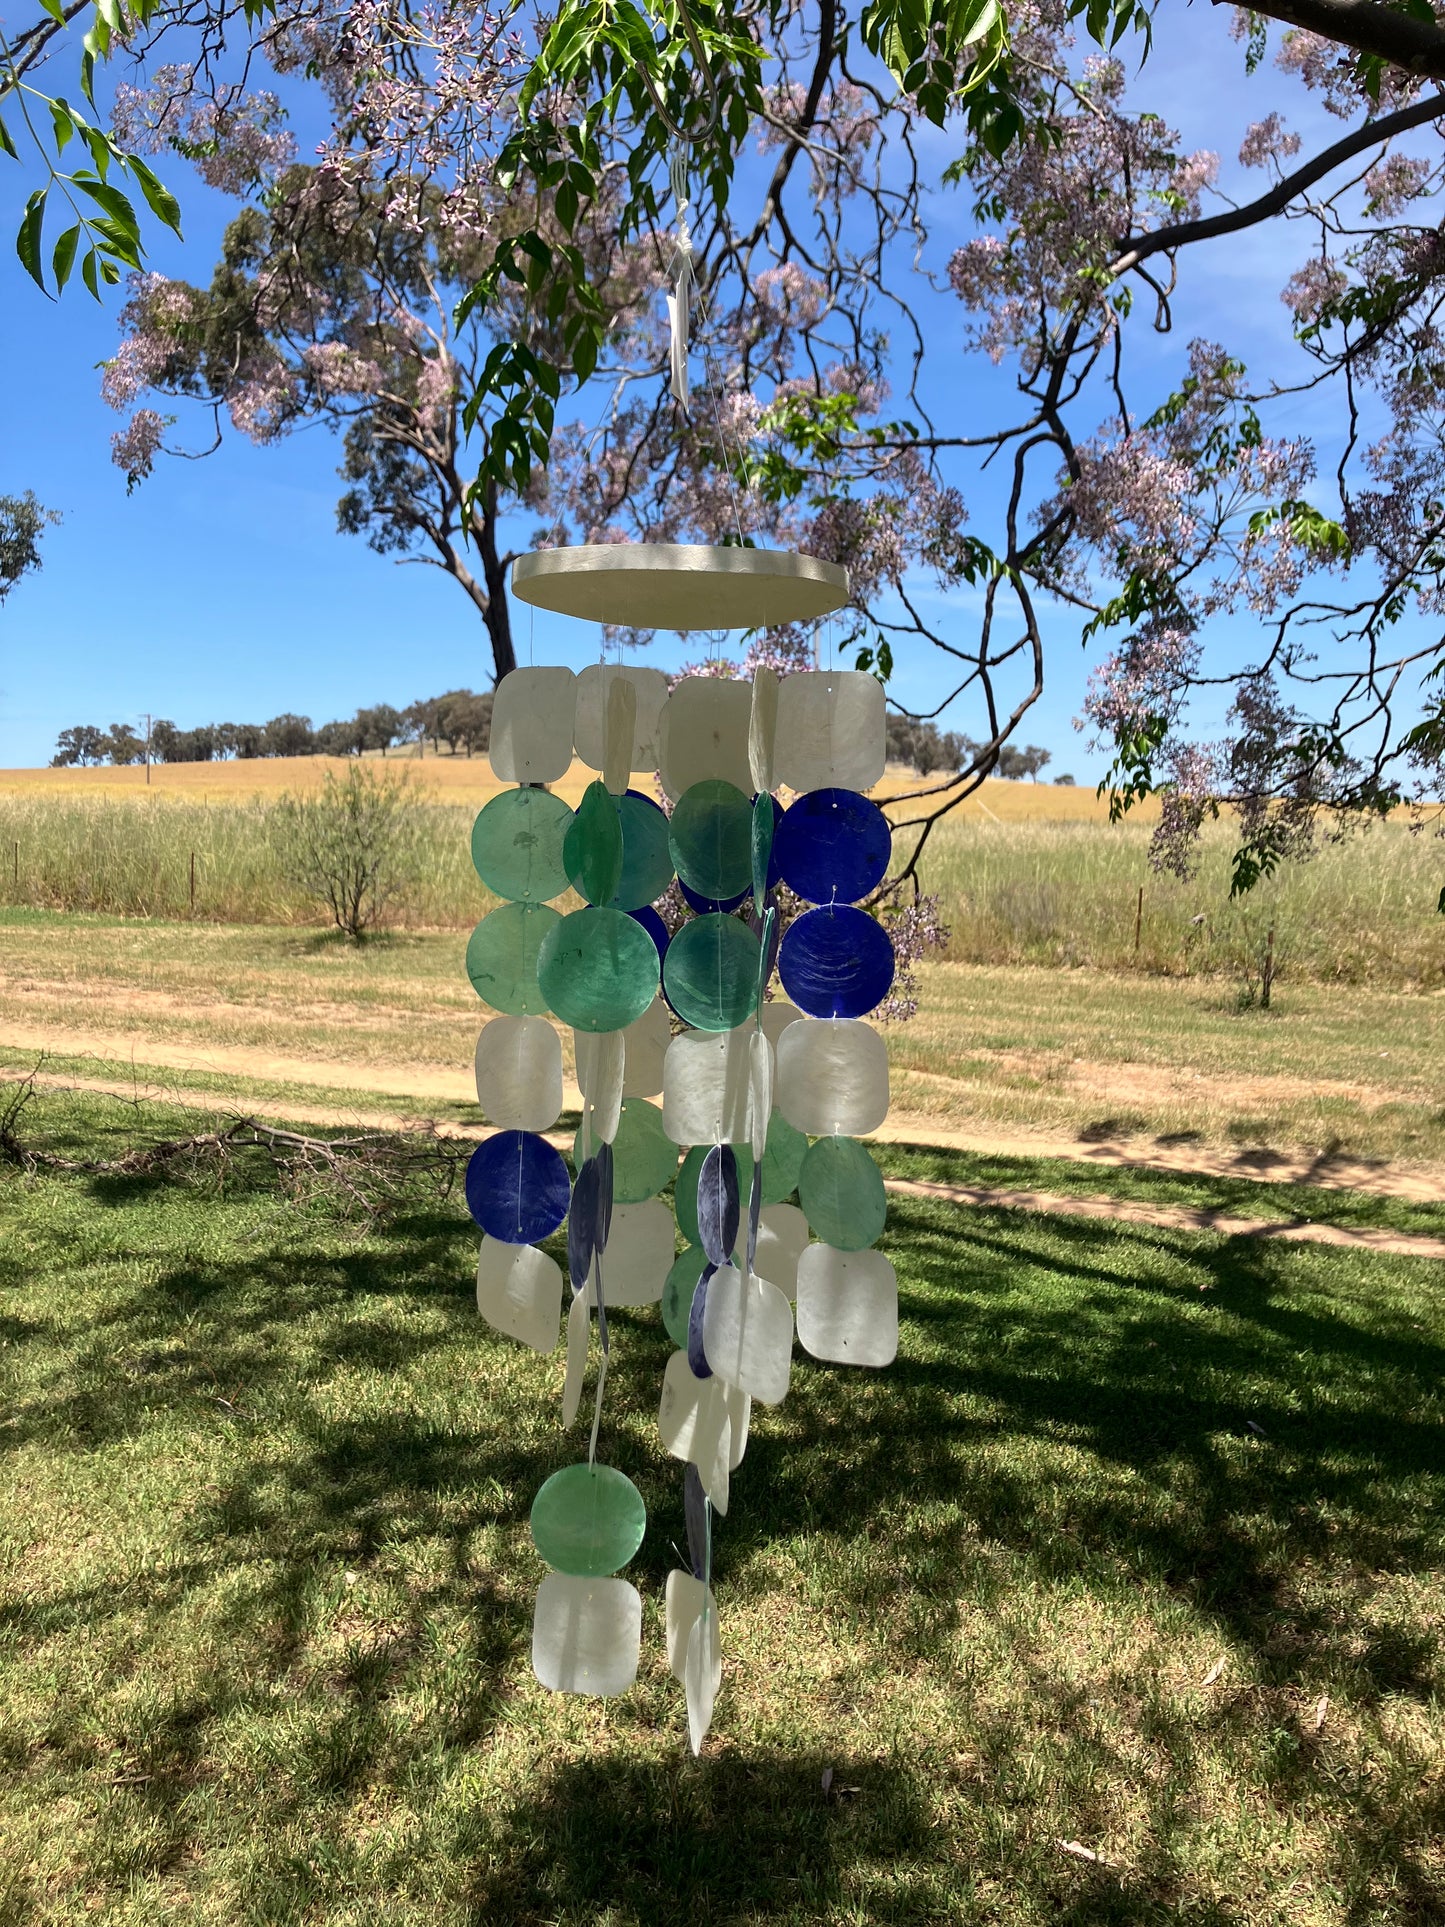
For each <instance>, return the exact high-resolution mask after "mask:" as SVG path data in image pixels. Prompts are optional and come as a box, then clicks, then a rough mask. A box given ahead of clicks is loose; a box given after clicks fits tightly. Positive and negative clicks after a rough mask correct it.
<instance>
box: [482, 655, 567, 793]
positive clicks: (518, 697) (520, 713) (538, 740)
mask: <svg viewBox="0 0 1445 1927" xmlns="http://www.w3.org/2000/svg"><path fill="white" fill-rule="evenodd" d="M576 709H577V679H576V677H575V676H574V675H573V674H572V671H571V670H570V669H560V668H545V669H530V668H529V669H513V670H511V671H509V673H508V674H507V675H505V676H503V678H502V680H501V681H500V682H499V683H498V684H497V693H496V697H495V699H494V701H493V703H492V733H491V739H490V742H491V747H490V749H489V750H488V755H489V756H490V758H491V764H492V774H493V775H494V776H496V777H498V778H499V779H500V780H501V781H502V782H503V783H555V782H556V781H557V779H558V777H559V776H565V775H566V774H567V772H568V770H569V769H570V768H571V767H572V723H573V718H574V716H575V714H576Z"/></svg>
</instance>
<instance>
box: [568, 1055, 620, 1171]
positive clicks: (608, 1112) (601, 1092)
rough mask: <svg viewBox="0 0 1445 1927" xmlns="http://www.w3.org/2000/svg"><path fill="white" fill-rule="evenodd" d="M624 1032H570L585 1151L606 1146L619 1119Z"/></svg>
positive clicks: (614, 1131) (615, 1130) (611, 1138)
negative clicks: (582, 1108)
mask: <svg viewBox="0 0 1445 1927" xmlns="http://www.w3.org/2000/svg"><path fill="white" fill-rule="evenodd" d="M626 1037H627V1032H626V1031H624V1030H598V1031H588V1030H574V1031H573V1033H572V1056H573V1060H574V1062H575V1063H576V1065H577V1087H578V1089H579V1090H580V1091H581V1093H582V1099H583V1103H584V1105H585V1106H586V1107H588V1109H589V1113H590V1114H589V1116H588V1120H587V1123H588V1131H589V1134H590V1135H589V1142H588V1150H589V1153H590V1152H591V1151H594V1150H596V1148H597V1145H598V1143H599V1142H601V1143H604V1144H610V1143H611V1142H612V1140H613V1139H614V1138H615V1137H616V1136H617V1126H618V1124H619V1123H620V1121H621V1118H622V1087H623V1077H624V1073H625V1070H626V1042H625V1040H626Z"/></svg>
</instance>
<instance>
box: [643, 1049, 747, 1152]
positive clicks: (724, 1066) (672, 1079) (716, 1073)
mask: <svg viewBox="0 0 1445 1927" xmlns="http://www.w3.org/2000/svg"><path fill="white" fill-rule="evenodd" d="M755 1035H756V1031H755V1028H754V1026H753V1025H751V1024H740V1025H739V1026H738V1028H737V1029H736V1030H685V1031H683V1032H682V1033H681V1034H680V1035H679V1036H677V1037H674V1038H673V1040H672V1042H671V1043H670V1044H669V1045H668V1047H667V1060H666V1062H665V1064H664V1065H663V1071H662V1128H663V1129H664V1130H665V1131H666V1132H667V1135H668V1136H669V1137H670V1138H671V1139H672V1141H673V1143H674V1144H747V1143H749V1142H750V1141H751V1139H752V1135H753V1132H752V1090H753V1086H754V1083H755V1081H756V1080H755V1079H754V1076H753V1058H752V1051H753V1043H752V1040H753V1038H754V1036H755ZM763 1128H764V1129H765V1130H766V1128H767V1126H766V1124H764V1127H763Z"/></svg>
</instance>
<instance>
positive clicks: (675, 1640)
mask: <svg viewBox="0 0 1445 1927" xmlns="http://www.w3.org/2000/svg"><path fill="white" fill-rule="evenodd" d="M704 1607H706V1608H707V1609H708V1610H709V1611H710V1612H712V1613H713V1614H714V1615H716V1613H717V1601H716V1600H715V1599H714V1598H713V1596H712V1594H711V1593H710V1592H709V1590H708V1588H707V1587H706V1586H705V1585H704V1584H703V1583H702V1581H701V1580H700V1579H694V1578H693V1576H692V1574H691V1573H690V1572H682V1571H680V1570H675V1571H673V1572H670V1573H669V1574H668V1575H667V1663H668V1666H669V1667H670V1668H671V1670H672V1676H673V1678H674V1679H676V1680H682V1679H683V1678H684V1677H685V1669H686V1666H687V1638H688V1634H689V1633H690V1632H691V1631H692V1629H693V1625H694V1623H695V1622H696V1621H697V1620H698V1618H699V1617H700V1616H701V1614H702V1611H703V1609H704ZM721 1684H722V1654H721V1652H719V1654H718V1659H717V1674H716V1677H715V1678H714V1680H713V1691H714V1692H716V1691H717V1689H718V1687H719V1686H720V1685H721Z"/></svg>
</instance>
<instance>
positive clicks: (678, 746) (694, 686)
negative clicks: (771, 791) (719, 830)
mask: <svg viewBox="0 0 1445 1927" xmlns="http://www.w3.org/2000/svg"><path fill="white" fill-rule="evenodd" d="M783 687H784V688H785V689H786V688H787V684H786V683H784V685H783ZM752 715H753V686H752V684H751V683H746V682H735V681H733V680H732V679H731V678H729V677H727V676H684V677H683V679H682V681H681V682H680V683H678V684H677V686H676V688H675V689H674V690H673V692H672V694H671V695H670V696H669V697H668V699H667V707H666V708H665V709H664V710H663V712H662V721H661V723H660V725H659V727H658V737H657V773H658V775H659V776H660V777H661V778H662V787H663V788H664V789H665V790H666V791H667V793H668V795H669V796H670V797H672V799H673V800H674V802H675V801H676V800H677V798H678V797H679V796H681V795H682V793H683V791H684V790H686V789H691V788H692V785H693V784H694V783H702V782H705V781H706V780H707V779H708V778H710V777H714V776H719V777H721V778H722V779H723V781H724V782H726V783H732V784H734V785H735V786H736V788H738V789H740V790H741V791H742V792H743V794H744V796H747V795H748V794H750V792H751V790H752V785H753V778H752V765H751V763H750V762H749V761H748V727H749V724H750V723H751V722H752Z"/></svg>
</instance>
